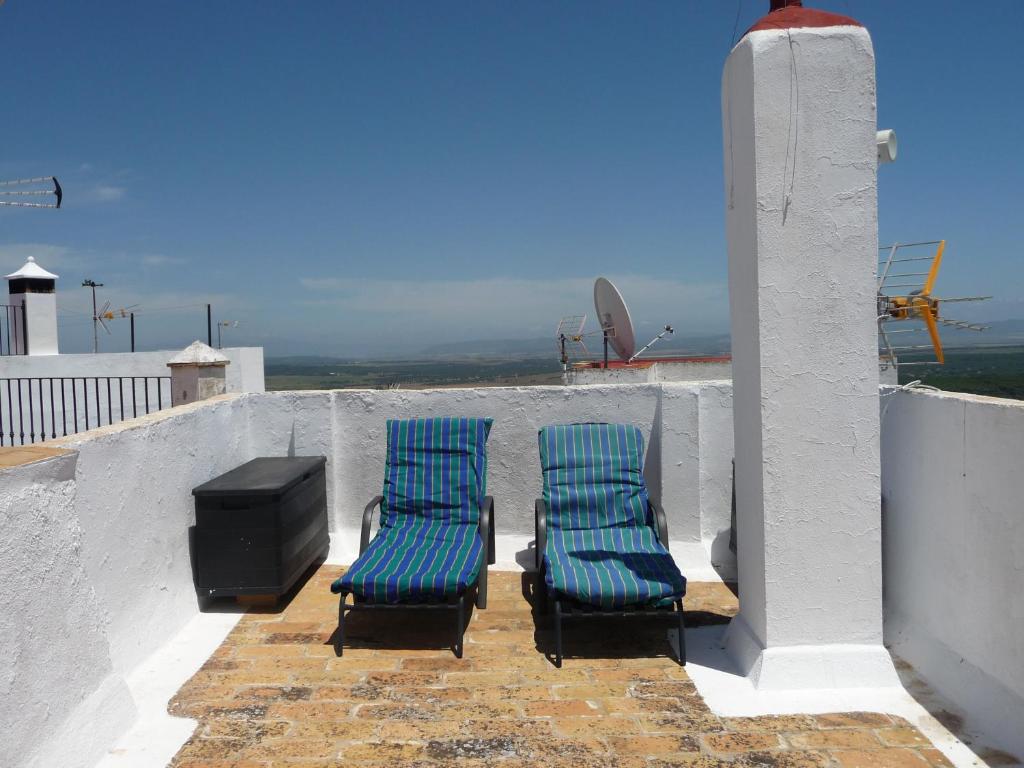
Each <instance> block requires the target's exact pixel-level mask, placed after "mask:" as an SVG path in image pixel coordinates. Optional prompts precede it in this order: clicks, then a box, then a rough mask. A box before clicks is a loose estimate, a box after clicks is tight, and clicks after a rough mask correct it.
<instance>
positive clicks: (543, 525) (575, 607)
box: [534, 499, 686, 668]
mask: <svg viewBox="0 0 1024 768" xmlns="http://www.w3.org/2000/svg"><path fill="white" fill-rule="evenodd" d="M647 503H648V511H649V512H650V513H651V515H652V516H653V518H654V522H655V526H654V534H655V536H656V537H657V539H658V541H659V542H660V543H661V544H662V546H664V547H665V548H666V549H668V521H667V519H666V518H665V512H664V510H663V509H662V508H661V507H660V506H659V505H658V504H656V503H655V502H653V501H651V500H650V499H648V502H647ZM547 522H548V506H547V504H546V503H545V502H544V499H537V501H536V502H535V504H534V525H535V527H534V534H535V539H536V552H535V556H536V559H535V565H536V572H537V592H536V595H537V601H538V602H539V608H540V611H541V613H544V614H546V613H547V612H548V602H549V597H551V598H553V602H554V606H555V666H556V667H559V668H561V666H562V621H563V619H566V618H572V619H577V618H630V617H632V618H636V617H640V618H650V617H651V616H655V615H662V616H668V617H669V618H671V619H673V620H674V621H678V629H677V631H678V633H679V634H678V637H679V665H680V666H683V667H685V666H686V636H685V630H686V623H685V618H684V613H683V598H681V597H680V598H679V599H678V600H675V601H674V602H672V603H671V604H670V605H664V606H648V605H635V606H625V607H623V608H620V609H603V608H598V607H597V606H594V605H587V604H585V603H581V602H580V601H578V600H574V599H573V598H571V597H570V596H568V595H565V594H562V593H561V592H558V591H557V590H555V592H554V595H551V596H549V594H548V584H547V579H546V577H545V573H544V552H545V550H546V549H547V541H548V535H547Z"/></svg>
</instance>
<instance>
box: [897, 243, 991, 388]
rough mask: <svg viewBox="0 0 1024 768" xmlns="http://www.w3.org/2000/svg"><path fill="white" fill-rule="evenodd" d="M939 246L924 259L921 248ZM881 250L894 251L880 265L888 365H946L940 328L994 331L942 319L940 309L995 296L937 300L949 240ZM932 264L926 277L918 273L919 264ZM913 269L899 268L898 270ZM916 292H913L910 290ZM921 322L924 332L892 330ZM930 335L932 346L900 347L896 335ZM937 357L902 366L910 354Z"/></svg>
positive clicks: (900, 244)
mask: <svg viewBox="0 0 1024 768" xmlns="http://www.w3.org/2000/svg"><path fill="white" fill-rule="evenodd" d="M930 246H935V253H934V255H922V251H921V249H923V248H925V247H930ZM879 250H880V251H888V255H887V256H886V257H885V258H883V259H881V260H880V261H879V264H880V265H882V266H881V269H880V270H879V273H880V274H879V277H878V298H877V302H878V336H879V341H880V346H881V358H882V364H883V365H892V366H893V367H894V368H898V367H899V366H901V365H933V364H936V363H938V364H939V365H941V364H943V363H944V362H945V360H946V357H945V354H944V353H943V351H942V339H941V337H940V336H939V326H940V325H945V326H950V327H953V328H960V329H962V330H968V331H983V330H985V329H986V328H987V327H988V326H984V325H977V324H975V323H968V322H965V321H963V320H953V319H950V318H947V317H942V316H941V314H940V305H941V304H949V303H953V302H963V301H985V300H986V299H991V298H992V297H991V296H957V297H943V298H939V297H938V296H935V295H934V293H933V290H934V288H935V282H936V280H937V279H938V276H939V269H940V267H941V266H942V256H943V254H944V253H945V251H946V241H945V240H928V241H925V242H920V243H895V244H893V245H887V246H885V247H884V248H881V249H879ZM901 251H902V253H901ZM923 261H929V262H931V263H930V265H929V267H928V270H927V271H926V272H914V271H912V270H914V269H915V268H916V267H915V266H914V265H915V264H916V263H918V262H923ZM897 264H898V265H908V266H897V267H895V269H894V267H893V265H897ZM908 289H913V290H908ZM907 320H917V321H920V322H922V323H924V328H923V329H922V328H900V329H892V328H891V327H890V326H891V325H892V324H893V323H897V322H901V321H907ZM922 330H924V331H927V333H928V337H929V343H928V344H904V345H900V344H894V343H893V340H892V336H894V335H896V334H902V333H917V332H920V331H922ZM929 351H930V352H931V353H932V355H934V358H933V359H932V358H931V356H929V359H927V360H916V359H915V360H912V361H901V360H900V359H899V353H901V352H905V353H908V354H910V355H913V356H917V355H922V354H924V355H928V352H929Z"/></svg>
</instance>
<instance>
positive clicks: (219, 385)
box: [167, 341, 231, 405]
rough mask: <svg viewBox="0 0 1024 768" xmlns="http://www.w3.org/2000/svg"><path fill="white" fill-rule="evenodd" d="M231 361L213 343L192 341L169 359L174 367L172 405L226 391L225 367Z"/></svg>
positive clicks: (170, 364)
mask: <svg viewBox="0 0 1024 768" xmlns="http://www.w3.org/2000/svg"><path fill="white" fill-rule="evenodd" d="M230 362H231V361H230V360H228V358H227V357H226V356H224V355H223V354H221V353H220V352H218V351H217V350H215V349H214V348H213V347H209V346H207V345H206V344H203V342H201V341H193V342H192V343H191V344H190V345H189V346H188V347H186V348H185V349H183V350H182V351H181V352H179V353H178V354H176V355H175V356H174V357H172V358H171V359H170V360H168V361H167V365H168V367H169V368H170V369H171V405H184V404H186V403H194V402H196V401H197V400H206V399H207V398H209V397H214V396H216V395H223V394H224V393H225V392H226V391H227V385H226V382H225V379H224V374H225V368H226V367H227V365H228V363H230Z"/></svg>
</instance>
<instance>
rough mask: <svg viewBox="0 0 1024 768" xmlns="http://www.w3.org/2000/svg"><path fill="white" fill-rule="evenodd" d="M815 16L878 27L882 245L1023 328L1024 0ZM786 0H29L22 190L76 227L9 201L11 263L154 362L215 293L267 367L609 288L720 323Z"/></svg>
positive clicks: (416, 337) (19, 75) (570, 306)
mask: <svg viewBox="0 0 1024 768" xmlns="http://www.w3.org/2000/svg"><path fill="white" fill-rule="evenodd" d="M808 4H809V5H814V6H815V7H819V8H826V9H830V10H834V11H837V12H840V13H849V14H852V15H854V16H855V17H856V18H858V19H859V20H860V21H862V22H863V23H864V24H865V25H866V26H867V27H868V28H869V30H870V31H871V33H872V35H873V38H874V44H875V51H876V56H877V61H878V101H879V124H880V126H881V127H892V128H895V129H896V130H897V132H898V134H899V138H900V157H899V160H898V162H897V163H896V164H894V165H890V166H886V167H884V168H882V169H881V173H880V193H879V194H880V229H881V231H880V239H881V241H882V242H887V241H889V240H893V239H898V240H902V241H904V242H906V241H911V240H918V239H935V238H940V237H944V238H946V239H947V240H948V241H949V247H948V250H947V260H946V263H945V265H944V267H943V274H942V276H941V278H940V288H942V289H943V290H944V291H946V292H947V293H993V294H995V295H996V296H997V299H998V300H997V301H995V302H990V303H989V304H988V305H987V306H985V307H983V308H982V307H979V308H976V309H975V310H974V311H975V313H976V315H977V316H980V317H984V318H992V319H1001V318H1009V317H1024V303H1022V302H1024V276H1022V274H1021V270H1020V269H1019V268H1018V263H1019V260H1020V254H1021V241H1022V239H1024V238H1022V236H1021V234H1020V232H1019V227H1018V222H1019V220H1020V219H1021V216H1022V214H1024V192H1022V190H1021V180H1022V177H1024V144H1022V142H1021V141H1020V136H1021V129H1020V126H1021V124H1022V122H1024V106H1022V102H1021V100H1020V98H1019V94H1020V93H1022V92H1024V66H1022V65H1021V63H1020V59H1019V54H1018V53H1017V52H1016V51H1015V50H1014V47H1013V46H1012V45H1011V44H1010V43H1009V42H1008V41H1007V40H1008V38H1007V37H1006V34H1005V33H1006V32H1007V31H1008V30H1014V29H1021V28H1024V3H1021V2H1019V1H1018V0H992V1H991V2H989V3H986V4H985V5H984V6H983V7H981V8H977V9H974V10H973V11H972V13H971V16H970V17H968V16H967V14H966V12H965V8H964V6H963V4H962V3H960V2H953V0H900V2H898V3H894V2H892V1H891V0H888V1H886V2H881V1H878V2H876V1H875V0H838V1H837V2H830V1H828V0H817V1H815V2H810V3H808ZM767 5H768V3H767V0H742V2H739V3H737V2H733V0H705V2H696V0H672V1H671V2H668V1H666V2H654V1H644V2H637V3H625V2H599V1H596V0H585V1H581V2H557V3H551V2H524V1H520V2H487V3H479V2H448V1H446V2H423V1H422V0H415V1H411V2H387V3H365V2H361V3H356V2H338V3H316V4H314V3H280V2H276V3H271V2H252V3H245V4H242V3H227V2H222V3H139V2H104V3H72V2H67V0H64V1H63V2H50V1H47V0H34V1H33V2H28V0H8V2H7V3H5V4H4V5H2V6H0V60H2V61H3V63H4V65H5V71H6V75H7V76H6V77H5V85H4V93H5V100H4V110H3V113H4V125H3V132H2V135H3V150H2V152H0V178H15V177H21V176H35V175H42V174H51V173H52V174H56V175H57V176H58V177H59V178H60V179H61V181H62V183H63V185H64V189H65V207H64V209H62V210H61V211H59V212H52V211H13V210H10V209H8V210H0V268H2V269H3V270H4V273H6V272H7V271H10V270H13V269H15V268H17V267H18V266H20V264H21V263H22V261H23V260H24V257H25V256H26V255H28V254H34V255H35V256H36V257H37V259H38V260H39V262H40V263H41V264H42V265H43V266H45V267H47V268H49V269H51V270H53V271H55V272H57V273H59V274H60V275H61V281H60V283H59V284H58V287H59V291H60V294H59V297H60V298H59V300H60V306H61V315H60V317H61V323H62V327H61V332H62V345H63V348H64V349H65V350H67V351H82V350H85V349H87V348H88V345H89V343H90V341H91V338H90V328H89V324H88V316H87V314H85V313H86V312H87V311H88V293H87V291H86V290H85V289H83V288H80V287H78V286H79V285H80V283H81V281H82V279H83V278H86V277H90V278H93V279H96V280H97V281H101V282H104V283H105V284H106V287H105V288H104V289H103V290H102V292H101V301H107V300H109V301H110V302H111V304H112V305H113V306H114V307H120V306H125V305H129V304H135V303H138V304H140V305H141V310H142V311H141V313H140V315H139V318H138V326H139V342H140V346H141V347H144V348H159V347H166V346H168V345H172V346H178V345H181V346H183V345H184V344H185V343H187V342H189V341H191V340H192V339H193V338H195V337H199V336H202V335H203V334H205V310H203V309H202V308H201V307H200V306H194V305H202V304H204V303H205V302H207V301H209V302H212V303H213V305H214V313H215V316H216V318H218V319H231V320H238V321H240V326H239V327H238V328H237V329H232V330H231V331H229V332H228V333H229V334H230V338H231V340H232V341H233V342H241V343H256V344H264V345H266V347H267V351H268V353H270V354H284V353H295V354H305V353H312V352H322V353H324V354H366V353H368V352H369V351H374V350H376V351H382V352H386V353H392V352H403V351H406V350H409V349H415V348H417V347H421V346H422V345H424V344H427V343H429V342H430V341H431V340H434V339H436V340H440V341H450V340H457V339H478V338H494V339H498V338H522V337H533V336H547V335H550V334H553V331H554V327H555V324H556V323H557V320H558V318H559V316H560V315H563V314H571V313H575V312H583V311H590V310H591V297H590V285H591V282H592V280H593V278H594V277H595V276H596V275H599V274H606V275H611V276H613V277H615V278H617V280H618V282H619V283H620V286H621V287H622V289H623V292H624V293H625V294H626V298H627V300H628V301H629V302H630V304H631V305H632V308H633V313H634V316H635V319H636V321H637V324H638V325H639V326H640V332H639V334H638V335H646V334H647V331H650V332H651V335H653V332H654V331H655V330H656V328H657V327H658V326H660V325H663V324H664V323H666V322H671V323H673V324H674V325H676V326H677V328H679V329H680V330H686V331H690V332H693V333H706V332H717V331H724V330H726V329H727V327H728V298H727V287H726V256H725V244H724V224H723V210H724V206H723V192H722V158H721V115H720V77H721V68H722V63H723V61H724V58H725V56H726V55H727V53H728V49H729V43H730V40H731V37H732V31H733V28H734V25H735V23H736V17H737V9H739V24H738V27H739V30H738V31H739V32H740V33H741V32H742V31H743V30H744V29H745V28H746V27H747V26H749V25H750V24H751V23H753V21H755V20H756V19H757V18H758V17H759V16H760V15H762V13H763V12H764V10H765V9H766V7H767ZM1014 94H1016V95H1014ZM172 307H185V308H184V309H175V310H169V309H165V308H172ZM978 313H980V314H978ZM126 344H127V325H126V323H125V322H119V323H115V324H114V325H113V335H112V336H110V337H107V338H105V339H104V340H103V341H102V345H103V348H104V349H109V350H115V349H124V348H125V346H126Z"/></svg>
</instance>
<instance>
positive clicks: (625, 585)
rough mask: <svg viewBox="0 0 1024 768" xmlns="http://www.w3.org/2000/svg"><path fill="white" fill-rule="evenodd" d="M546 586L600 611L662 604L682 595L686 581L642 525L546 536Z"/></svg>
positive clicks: (565, 531) (556, 531)
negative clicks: (601, 609)
mask: <svg viewBox="0 0 1024 768" xmlns="http://www.w3.org/2000/svg"><path fill="white" fill-rule="evenodd" d="M544 563H545V578H546V580H547V584H548V588H549V589H552V590H555V591H557V592H560V593H561V594H563V595H565V596H567V597H570V598H572V599H574V600H577V601H579V602H581V603H584V604H586V605H592V606H596V607H598V608H603V609H605V610H612V609H619V608H623V607H625V606H662V605H668V604H671V603H672V602H673V601H674V600H678V599H679V598H680V597H682V596H683V595H684V594H685V593H686V579H685V578H684V577H683V575H682V574H681V573H680V572H679V568H678V567H676V564H675V561H674V560H673V559H672V555H670V554H669V551H668V550H667V549H665V547H663V546H662V545H661V543H660V542H659V541H658V540H657V538H656V537H655V535H654V530H653V529H652V528H648V527H631V528H626V527H623V528H602V529H595V530H589V531H583V530H578V529H577V530H555V531H549V532H548V541H547V546H546V548H545V551H544Z"/></svg>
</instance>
